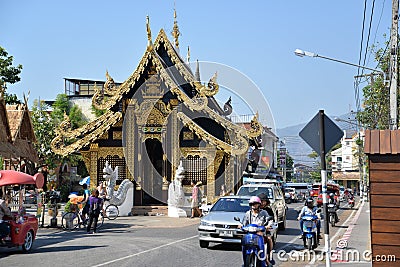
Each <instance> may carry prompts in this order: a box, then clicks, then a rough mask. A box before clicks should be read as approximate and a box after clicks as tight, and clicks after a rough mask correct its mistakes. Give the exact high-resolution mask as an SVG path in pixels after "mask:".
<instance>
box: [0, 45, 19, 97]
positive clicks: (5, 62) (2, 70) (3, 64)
mask: <svg viewBox="0 0 400 267" xmlns="http://www.w3.org/2000/svg"><path fill="white" fill-rule="evenodd" d="M13 59H14V58H13V57H12V56H9V55H8V53H7V51H6V50H5V49H4V48H3V47H1V46H0V86H1V87H3V89H4V90H5V89H6V86H7V83H10V84H14V83H16V82H19V81H20V80H21V78H20V77H19V75H20V74H21V71H22V65H21V64H19V65H18V66H16V67H13V65H12V64H13ZM4 100H5V102H6V104H10V105H12V104H20V103H21V101H20V100H19V99H18V97H17V95H15V94H8V93H6V92H4Z"/></svg>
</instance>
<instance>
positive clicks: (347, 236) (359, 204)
mask: <svg viewBox="0 0 400 267" xmlns="http://www.w3.org/2000/svg"><path fill="white" fill-rule="evenodd" d="M363 207H364V202H362V203H361V202H359V203H358V206H357V207H356V209H354V210H353V211H352V212H351V214H350V216H349V217H347V219H346V221H345V222H344V223H343V224H342V225H347V224H348V222H349V221H350V220H353V221H352V222H351V223H349V226H348V228H347V229H346V232H345V234H344V235H346V241H347V240H348V239H349V237H350V236H351V231H348V229H349V228H350V224H352V227H351V229H353V227H354V224H355V223H356V222H357V220H358V217H359V216H360V213H361V210H362V208H363ZM357 208H358V209H357ZM354 213H357V214H356V215H355V216H354ZM343 231H344V229H339V230H338V231H336V233H335V234H334V235H333V236H332V238H331V239H330V242H332V241H333V240H335V239H336V238H337V237H338V235H339V234H340V233H341V232H343ZM344 235H343V237H344ZM335 253H337V247H336V246H335V250H332V245H331V254H335ZM340 263H342V262H340ZM310 264H312V265H310ZM314 264H315V261H314V260H311V261H310V262H309V263H308V265H307V266H314Z"/></svg>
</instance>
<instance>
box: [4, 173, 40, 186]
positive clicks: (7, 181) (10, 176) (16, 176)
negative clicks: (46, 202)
mask: <svg viewBox="0 0 400 267" xmlns="http://www.w3.org/2000/svg"><path fill="white" fill-rule="evenodd" d="M17 184H34V185H36V187H37V188H42V187H43V184H44V176H43V174H42V173H36V174H35V175H34V176H32V175H29V174H26V173H23V172H17V171H12V170H1V171H0V186H4V185H17Z"/></svg>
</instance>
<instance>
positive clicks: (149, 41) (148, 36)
mask: <svg viewBox="0 0 400 267" xmlns="http://www.w3.org/2000/svg"><path fill="white" fill-rule="evenodd" d="M146 29H147V41H148V42H147V46H152V44H153V43H152V40H151V29H150V18H149V16H148V15H147V16H146Z"/></svg>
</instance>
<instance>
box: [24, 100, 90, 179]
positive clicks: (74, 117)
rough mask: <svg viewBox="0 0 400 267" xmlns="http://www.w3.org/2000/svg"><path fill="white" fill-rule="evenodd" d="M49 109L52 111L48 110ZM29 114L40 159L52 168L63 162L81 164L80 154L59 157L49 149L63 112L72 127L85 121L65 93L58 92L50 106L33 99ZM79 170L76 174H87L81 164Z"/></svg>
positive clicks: (74, 164) (78, 109)
mask: <svg viewBox="0 0 400 267" xmlns="http://www.w3.org/2000/svg"><path fill="white" fill-rule="evenodd" d="M51 109H52V112H49V111H48V110H51ZM31 114H32V124H33V128H34V130H35V135H36V138H37V139H38V142H37V144H35V148H36V149H37V151H38V154H39V157H40V159H42V161H43V162H44V163H45V164H47V165H48V166H49V168H50V169H54V168H55V167H56V166H59V165H60V164H63V163H64V162H69V164H71V165H72V166H80V165H82V162H83V161H82V156H81V155H76V154H71V155H69V156H67V157H61V156H60V155H58V154H55V153H54V152H53V151H52V149H51V141H52V140H53V139H54V138H55V136H56V134H55V129H56V127H58V126H59V125H60V123H61V122H62V121H63V120H64V114H67V115H69V118H70V120H71V124H72V128H73V129H75V128H78V127H81V126H82V125H84V124H85V123H86V121H85V119H84V116H83V114H82V111H81V109H80V108H79V107H78V106H76V105H73V106H72V107H71V106H70V102H69V100H68V97H67V95H65V94H59V95H57V97H56V101H55V102H54V104H53V106H52V107H49V106H48V105H46V104H45V103H44V102H43V101H42V102H41V103H39V102H38V101H37V100H35V101H34V106H33V108H32V113H31ZM83 165H84V164H83ZM79 170H80V171H82V173H79ZM79 170H78V174H80V175H82V176H83V175H85V176H87V170H86V168H84V167H82V166H81V167H80V168H79ZM60 186H62V185H60Z"/></svg>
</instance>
